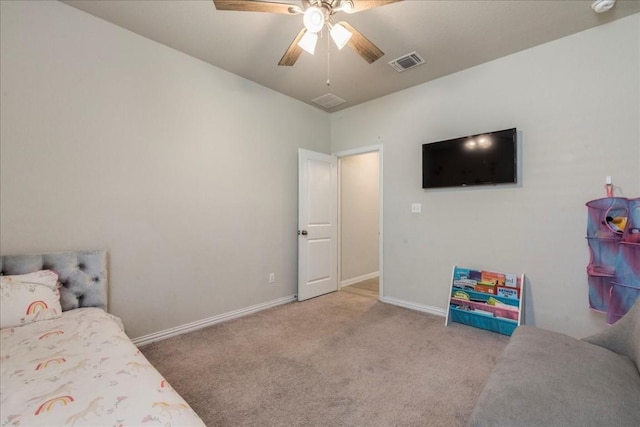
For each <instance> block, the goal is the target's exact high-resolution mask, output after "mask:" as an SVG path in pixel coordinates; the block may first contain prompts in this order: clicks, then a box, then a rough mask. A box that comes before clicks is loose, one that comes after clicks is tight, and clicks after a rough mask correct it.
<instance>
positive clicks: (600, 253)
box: [587, 197, 640, 324]
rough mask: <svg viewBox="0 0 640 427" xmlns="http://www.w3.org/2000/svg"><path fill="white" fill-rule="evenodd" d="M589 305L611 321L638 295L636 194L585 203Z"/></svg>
mask: <svg viewBox="0 0 640 427" xmlns="http://www.w3.org/2000/svg"><path fill="white" fill-rule="evenodd" d="M587 208H588V213H589V216H588V221H587V242H588V243H589V252H590V254H591V259H590V261H589V265H588V266H587V275H588V281H589V305H590V306H591V308H593V309H594V310H598V311H602V312H605V313H606V314H607V323H609V324H613V323H615V322H616V321H617V320H618V319H620V318H621V317H622V316H624V315H625V313H626V312H627V311H629V309H630V308H631V306H632V305H633V303H634V302H635V300H636V299H637V298H638V296H639V295H640V198H636V199H627V198H624V197H607V198H603V199H597V200H592V201H590V202H588V203H587Z"/></svg>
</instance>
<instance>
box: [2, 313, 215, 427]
mask: <svg viewBox="0 0 640 427" xmlns="http://www.w3.org/2000/svg"><path fill="white" fill-rule="evenodd" d="M0 368H1V377H0V425H1V426H3V427H4V426H158V425H161V426H204V423H203V422H202V420H201V419H200V418H199V417H198V416H197V415H196V413H195V412H193V410H192V409H191V408H190V407H189V405H188V404H187V403H186V402H185V401H184V400H183V399H182V397H180V395H178V393H177V392H176V391H174V390H173V389H172V388H171V386H170V385H169V384H168V383H167V382H166V381H165V379H164V378H163V377H162V376H161V375H160V373H159V372H158V371H157V370H156V369H155V368H154V367H153V366H152V365H151V364H150V363H149V362H148V361H147V359H146V358H145V357H144V355H143V354H142V353H141V352H140V351H139V350H138V349H137V348H136V346H135V345H133V343H132V342H131V341H130V340H129V338H128V337H127V335H126V334H125V333H124V331H123V330H122V328H121V323H120V322H119V319H118V318H117V317H114V316H112V315H110V314H108V313H106V312H104V311H103V310H101V309H98V308H80V309H76V310H71V311H67V312H65V313H63V315H62V317H60V318H58V319H53V320H45V321H40V322H35V323H31V324H29V325H25V326H20V327H16V328H7V329H2V330H1V331H0Z"/></svg>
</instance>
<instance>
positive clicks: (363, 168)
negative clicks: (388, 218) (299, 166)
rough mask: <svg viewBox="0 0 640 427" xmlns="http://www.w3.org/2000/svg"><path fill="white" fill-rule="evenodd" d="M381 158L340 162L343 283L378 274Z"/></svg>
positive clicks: (368, 155) (358, 157) (360, 156)
mask: <svg viewBox="0 0 640 427" xmlns="http://www.w3.org/2000/svg"><path fill="white" fill-rule="evenodd" d="M379 159H380V154H379V153H378V152H372V153H365V154H358V155H355V156H347V157H342V158H340V267H341V269H340V276H341V277H340V280H341V281H343V282H344V281H349V280H350V279H356V278H358V277H362V276H371V275H375V274H377V273H378V269H379V266H378V264H379V257H380V251H379V245H378V240H379V239H378V231H379V229H380V227H379V224H380V220H379V217H380V197H379V193H380V160H379Z"/></svg>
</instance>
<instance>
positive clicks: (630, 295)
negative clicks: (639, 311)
mask: <svg viewBox="0 0 640 427" xmlns="http://www.w3.org/2000/svg"><path fill="white" fill-rule="evenodd" d="M611 285H612V286H611V298H610V300H609V307H608V309H607V323H608V324H610V325H612V324H614V323H616V322H617V321H618V320H620V319H621V318H622V316H624V315H625V314H627V312H628V311H629V310H630V309H631V307H632V306H633V304H634V303H635V301H636V299H638V297H639V296H640V288H639V287H638V286H637V285H632V286H630V285H627V284H624V283H617V282H612V283H611Z"/></svg>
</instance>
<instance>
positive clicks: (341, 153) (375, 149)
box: [333, 144, 384, 301]
mask: <svg viewBox="0 0 640 427" xmlns="http://www.w3.org/2000/svg"><path fill="white" fill-rule="evenodd" d="M374 152H377V153H378V159H379V162H378V168H379V180H380V182H379V191H378V193H379V194H378V197H379V200H378V203H379V206H378V274H379V276H378V283H379V290H378V300H380V301H383V299H384V280H383V277H384V274H383V269H384V267H383V266H384V264H383V261H384V250H383V247H384V245H383V239H384V233H383V216H384V215H383V205H384V203H383V182H384V180H383V170H384V168H383V163H384V162H383V149H382V144H376V145H369V146H367V147H360V148H353V149H349V150H344V151H339V152H337V153H333V155H334V156H336V157H337V158H338V273H337V274H338V290H340V289H342V284H341V283H342V280H341V277H342V262H341V259H342V221H340V217H341V212H342V206H341V203H340V183H341V179H342V172H341V162H340V159H341V158H342V157H350V156H357V155H359V154H367V153H374Z"/></svg>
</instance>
